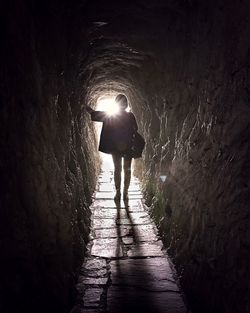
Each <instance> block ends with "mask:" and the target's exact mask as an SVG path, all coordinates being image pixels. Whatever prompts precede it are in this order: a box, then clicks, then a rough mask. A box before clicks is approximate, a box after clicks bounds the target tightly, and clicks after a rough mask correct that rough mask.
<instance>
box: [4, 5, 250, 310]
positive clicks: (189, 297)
mask: <svg viewBox="0 0 250 313" xmlns="http://www.w3.org/2000/svg"><path fill="white" fill-rule="evenodd" d="M0 12H1V13H0V14H1V22H0V23H1V28H0V33H1V49H0V53H1V67H0V75H1V86H0V92H1V97H0V101H1V102H0V119H1V121H0V136H1V150H0V151H1V161H0V173H1V217H0V223H1V225H0V232H1V237H0V255H1V267H0V277H1V279H0V281H1V283H0V312H3V313H22V312H26V313H27V312H37V313H40V312H48V313H50V312H53V313H57V312H58V313H59V312H60V313H64V312H65V313H66V312H70V311H71V310H72V308H73V307H74V303H75V287H74V286H75V284H76V282H77V279H78V275H79V270H80V268H81V265H82V263H83V262H84V260H85V258H86V255H87V245H88V244H89V240H90V237H89V234H90V232H91V218H92V212H91V204H92V202H93V195H94V191H95V188H96V183H97V179H98V175H99V173H100V169H101V164H102V161H101V157H100V154H99V153H98V149H97V144H98V137H97V136H96V135H95V134H96V132H95V124H94V123H93V122H92V121H91V119H90V116H89V114H88V113H87V111H86V106H87V105H88V106H90V107H92V108H93V109H96V108H97V103H98V101H100V99H104V98H108V99H109V98H110V97H111V98H112V97H114V96H116V95H117V94H120V93H122V94H125V95H126V96H127V98H128V100H129V105H130V107H131V110H132V112H133V113H134V115H135V117H136V119H137V122H138V127H139V133H140V134H141V135H143V137H144V138H145V142H146V145H145V149H144V152H143V156H142V158H139V159H136V160H135V161H134V163H133V167H134V173H135V176H136V177H137V178H138V180H139V181H140V186H141V188H142V191H143V198H144V201H145V205H146V206H147V207H148V208H149V212H150V216H151V217H152V219H153V220H154V222H155V224H156V226H157V229H158V231H159V234H160V236H161V238H162V241H163V243H164V247H165V249H166V251H167V253H168V255H169V258H170V259H171V260H172V262H173V264H174V266H175V268H176V273H177V276H178V279H179V282H180V286H181V287H180V288H181V289H182V290H183V293H184V294H185V299H186V300H185V301H186V302H187V303H188V306H189V307H190V310H192V312H193V313H201V312H203V313H211V312H213V313H217V312H220V313H222V312H223V313H249V312H250V296H249V295H250V267H249V264H250V230H249V226H250V211H249V209H250V207H249V203H250V190H249V177H250V157H249V156H250V146H249V138H250V85H249V82H250V77H249V75H250V41H249V38H250V37H249V35H250V20H249V16H250V3H249V1H247V0H241V1H238V2H236V1H232V0H228V1H224V0H217V1H214V0H210V1H205V0H175V1H174V0H157V1H151V0H134V1H125V0H116V1H113V0H106V1H97V0H92V1H90V0H72V1H66V0H60V1H59V0H52V1H48V0H44V1H40V0H37V1H30V0H12V1H5V0H3V1H1V3H0ZM136 262H139V261H138V260H137V261H136ZM138 270H139V269H138ZM81 312H84V311H81ZM86 312H90V311H86ZM91 312H92V311H91ZM98 312H99V311H98ZM100 312H102V311H100ZM190 312H191V311H190ZM117 313H118V312H117ZM145 313H146V311H145Z"/></svg>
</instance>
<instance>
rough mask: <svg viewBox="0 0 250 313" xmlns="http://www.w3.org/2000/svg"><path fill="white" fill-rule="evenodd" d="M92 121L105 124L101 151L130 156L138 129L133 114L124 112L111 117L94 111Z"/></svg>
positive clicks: (100, 145)
mask: <svg viewBox="0 0 250 313" xmlns="http://www.w3.org/2000/svg"><path fill="white" fill-rule="evenodd" d="M91 119H92V121H96V122H103V126H102V132H101V138H100V144H99V151H101V152H104V153H109V154H118V155H121V156H129V155H130V153H131V146H132V139H133V135H134V134H135V133H136V131H137V129H138V127H137V123H136V119H135V116H134V114H133V113H132V112H126V111H122V112H120V113H119V114H116V115H114V116H109V115H108V114H107V113H106V112H102V111H94V112H92V113H91Z"/></svg>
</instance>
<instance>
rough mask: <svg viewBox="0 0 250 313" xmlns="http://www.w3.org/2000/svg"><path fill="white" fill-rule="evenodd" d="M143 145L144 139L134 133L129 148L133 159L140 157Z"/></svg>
mask: <svg viewBox="0 0 250 313" xmlns="http://www.w3.org/2000/svg"><path fill="white" fill-rule="evenodd" d="M144 147H145V140H144V138H143V137H142V135H140V134H139V133H138V132H136V133H135V134H134V138H133V141H132V148H131V151H132V153H131V156H132V158H134V159H138V158H141V156H142V151H143V149H144Z"/></svg>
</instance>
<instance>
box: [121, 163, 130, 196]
mask: <svg viewBox="0 0 250 313" xmlns="http://www.w3.org/2000/svg"><path fill="white" fill-rule="evenodd" d="M131 163H132V158H129V157H125V158H124V161H123V170H124V190H123V199H124V200H126V199H128V188H129V185H130V179H131Z"/></svg>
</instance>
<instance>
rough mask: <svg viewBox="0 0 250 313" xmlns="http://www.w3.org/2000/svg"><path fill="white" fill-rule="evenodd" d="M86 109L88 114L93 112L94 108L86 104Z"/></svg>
mask: <svg viewBox="0 0 250 313" xmlns="http://www.w3.org/2000/svg"><path fill="white" fill-rule="evenodd" d="M86 110H87V112H88V113H89V114H91V113H92V112H94V110H93V109H92V108H91V107H90V106H88V105H86Z"/></svg>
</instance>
